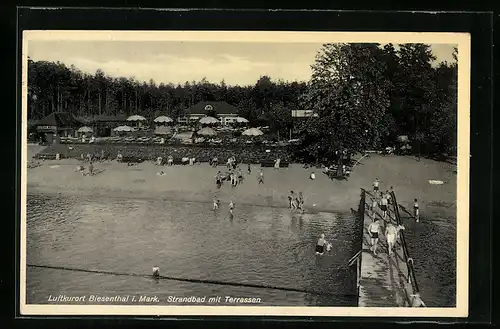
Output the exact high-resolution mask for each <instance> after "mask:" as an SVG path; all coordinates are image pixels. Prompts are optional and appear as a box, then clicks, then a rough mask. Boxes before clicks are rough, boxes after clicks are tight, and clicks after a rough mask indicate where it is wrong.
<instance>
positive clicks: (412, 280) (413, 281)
mask: <svg viewBox="0 0 500 329" xmlns="http://www.w3.org/2000/svg"><path fill="white" fill-rule="evenodd" d="M391 198H392V200H393V201H394V216H395V218H396V223H397V225H403V223H402V221H401V216H400V214H399V204H398V200H397V199H396V194H395V193H394V192H391ZM399 235H400V238H401V247H402V249H403V255H404V260H405V262H406V266H407V267H408V283H409V284H410V285H411V288H412V291H411V292H409V294H410V295H415V294H420V290H419V288H418V283H417V277H416V275H415V268H414V266H413V258H411V257H410V253H409V252H408V246H407V244H406V240H405V235H404V232H403V230H401V231H399ZM407 294H408V292H407ZM408 297H410V296H408ZM408 300H409V303H410V304H411V298H408Z"/></svg>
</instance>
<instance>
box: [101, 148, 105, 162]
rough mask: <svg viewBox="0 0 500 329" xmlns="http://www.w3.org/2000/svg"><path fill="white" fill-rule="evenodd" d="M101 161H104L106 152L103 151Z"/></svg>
mask: <svg viewBox="0 0 500 329" xmlns="http://www.w3.org/2000/svg"><path fill="white" fill-rule="evenodd" d="M101 161H104V150H101Z"/></svg>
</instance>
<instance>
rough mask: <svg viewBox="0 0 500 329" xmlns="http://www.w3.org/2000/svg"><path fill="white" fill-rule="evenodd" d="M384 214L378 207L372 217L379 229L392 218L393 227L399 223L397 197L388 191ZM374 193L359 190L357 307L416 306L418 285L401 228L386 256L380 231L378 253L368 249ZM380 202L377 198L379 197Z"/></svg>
mask: <svg viewBox="0 0 500 329" xmlns="http://www.w3.org/2000/svg"><path fill="white" fill-rule="evenodd" d="M391 197H392V199H391V204H389V205H388V211H387V217H386V220H385V221H384V220H383V219H382V212H381V210H380V209H379V208H378V207H377V209H376V212H375V216H377V217H379V218H380V219H381V230H382V232H384V231H385V224H386V223H387V222H388V221H391V222H392V223H393V224H394V225H395V226H397V225H399V224H401V220H400V217H399V209H398V208H397V207H396V206H395V205H397V200H396V196H395V195H394V193H392V194H391ZM372 198H373V194H372V193H370V192H368V191H364V190H363V191H362V194H361V202H360V215H361V218H362V220H363V228H362V231H363V232H362V233H361V232H360V234H362V248H361V251H360V253H359V255H357V266H358V306H359V307H411V306H412V304H413V305H415V297H414V296H415V294H416V293H418V286H417V282H416V279H415V273H414V271H413V264H412V259H411V258H410V257H409V255H408V250H407V248H406V243H405V241H404V231H400V234H399V237H398V239H397V242H396V245H395V246H394V250H393V251H394V254H393V255H392V256H389V255H388V249H387V242H386V239H385V236H384V234H379V242H378V248H377V255H376V256H375V255H374V254H373V252H372V251H371V250H370V248H371V242H370V234H369V232H368V226H369V225H370V223H372V211H371V210H370V208H371V207H370V206H371V203H372ZM378 201H380V200H378Z"/></svg>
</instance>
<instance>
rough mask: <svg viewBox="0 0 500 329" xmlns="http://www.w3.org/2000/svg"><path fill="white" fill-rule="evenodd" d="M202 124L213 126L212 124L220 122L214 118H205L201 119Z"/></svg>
mask: <svg viewBox="0 0 500 329" xmlns="http://www.w3.org/2000/svg"><path fill="white" fill-rule="evenodd" d="M200 123H201V124H212V123H219V120H217V119H216V118H214V117H203V118H201V119H200Z"/></svg>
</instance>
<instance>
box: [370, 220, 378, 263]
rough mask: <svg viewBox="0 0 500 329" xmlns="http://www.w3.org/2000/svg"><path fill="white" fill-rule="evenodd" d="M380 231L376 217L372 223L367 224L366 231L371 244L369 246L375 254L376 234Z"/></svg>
mask: <svg viewBox="0 0 500 329" xmlns="http://www.w3.org/2000/svg"><path fill="white" fill-rule="evenodd" d="M379 231H380V222H379V220H378V219H376V220H375V221H374V222H373V223H371V224H370V225H369V226H368V232H369V233H370V240H371V243H372V246H371V248H370V250H371V251H373V254H374V255H375V256H377V245H378V234H379Z"/></svg>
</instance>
